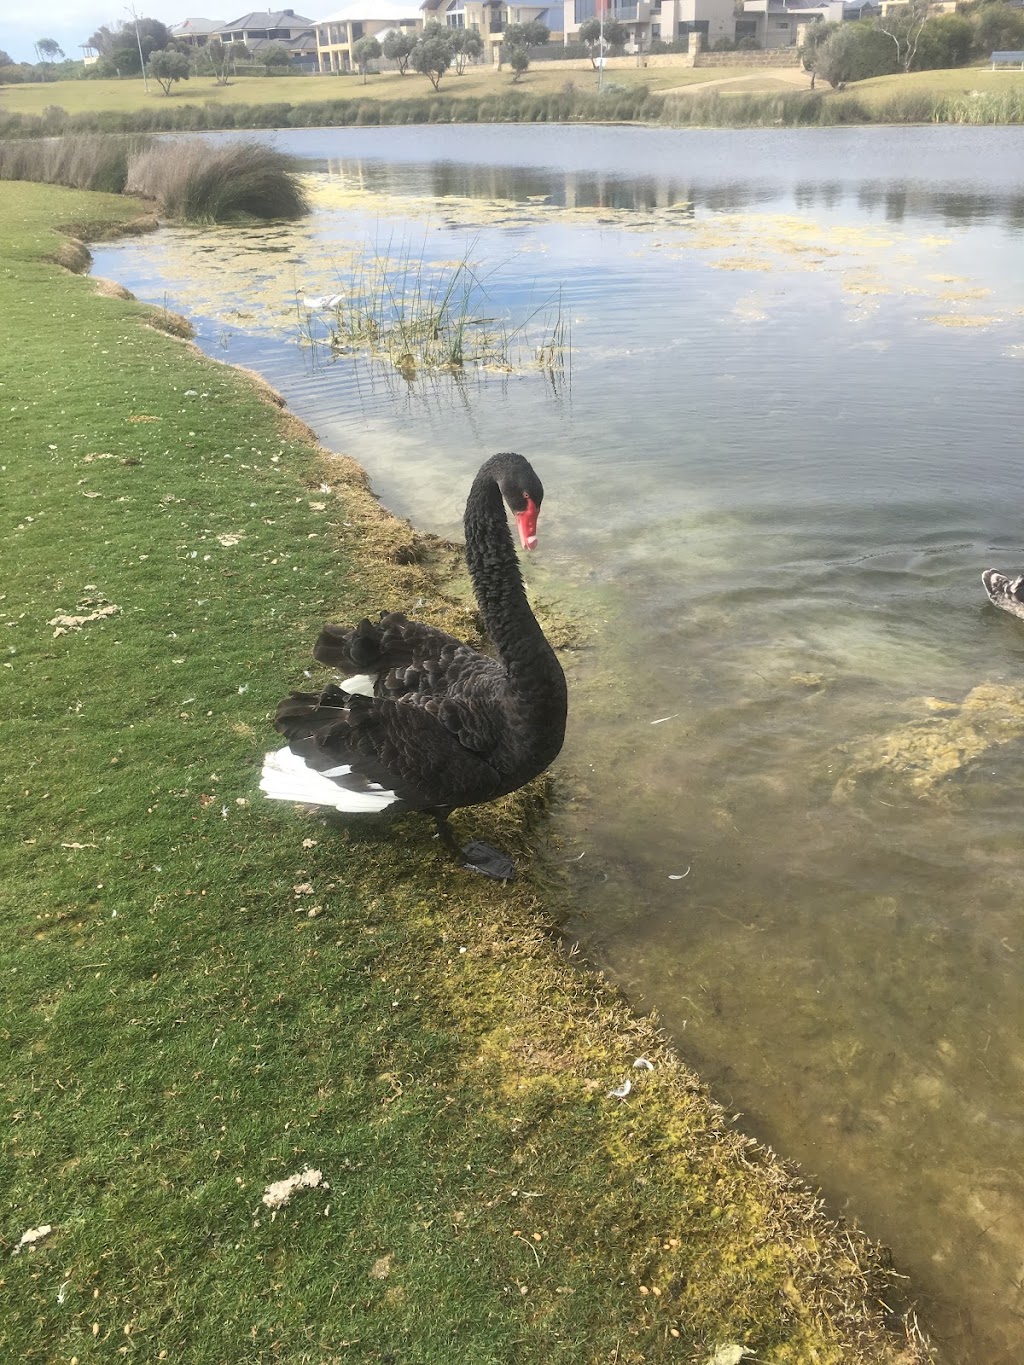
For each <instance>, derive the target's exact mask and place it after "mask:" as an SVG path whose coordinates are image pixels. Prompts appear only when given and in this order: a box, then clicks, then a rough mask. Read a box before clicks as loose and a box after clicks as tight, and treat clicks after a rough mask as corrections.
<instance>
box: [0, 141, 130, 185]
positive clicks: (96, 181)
mask: <svg viewBox="0 0 1024 1365" xmlns="http://www.w3.org/2000/svg"><path fill="white" fill-rule="evenodd" d="M148 143H149V139H148V138H139V137H106V136H104V135H103V134H102V133H75V134H71V135H70V136H68V137H59V138H52V139H49V140H47V141H46V142H2V143H0V180H33V181H36V182H42V183H44V184H47V185H67V186H68V187H69V188H70V189H76V190H100V191H103V192H105V193H107V194H121V193H122V192H123V190H124V187H125V181H126V180H127V178H128V166H129V163H130V162H131V161H132V159H133V158H134V157H136V156H138V155H139V153H140V152H141V151H142V150H143V149H144V148H145V147H146V146H148Z"/></svg>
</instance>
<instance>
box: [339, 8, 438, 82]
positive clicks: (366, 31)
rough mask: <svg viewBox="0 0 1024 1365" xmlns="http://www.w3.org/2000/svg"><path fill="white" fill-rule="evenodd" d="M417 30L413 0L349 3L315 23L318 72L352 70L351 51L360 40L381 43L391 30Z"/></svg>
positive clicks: (417, 19)
mask: <svg viewBox="0 0 1024 1365" xmlns="http://www.w3.org/2000/svg"><path fill="white" fill-rule="evenodd" d="M421 27H422V25H421V21H420V16H419V13H418V9H417V0H349V4H347V5H346V6H345V7H344V9H340V10H338V11H337V12H336V13H335V14H329V15H328V16H327V18H326V19H320V20H318V21H317V23H316V27H315V37H316V51H317V60H318V62H319V66H320V70H321V71H322V72H324V73H325V74H327V73H330V72H342V71H354V70H355V69H356V63H355V60H354V58H353V56H352V48H353V46H354V44H356V43H357V42H358V41H359V39H360V38H377V39H378V40H382V39H383V38H384V37H385V35H386V34H387V33H388V32H389V31H390V30H391V29H393V28H397V29H403V30H406V31H409V32H416V31H417V30H418V29H419V28H421Z"/></svg>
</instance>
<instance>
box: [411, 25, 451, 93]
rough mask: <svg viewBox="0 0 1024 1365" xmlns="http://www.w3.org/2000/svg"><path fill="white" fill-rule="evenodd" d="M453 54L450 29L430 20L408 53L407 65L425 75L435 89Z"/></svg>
mask: <svg viewBox="0 0 1024 1365" xmlns="http://www.w3.org/2000/svg"><path fill="white" fill-rule="evenodd" d="M454 56H455V52H454V49H453V46H452V40H451V30H450V29H447V28H445V26H444V25H443V24H439V23H437V22H436V21H432V22H431V23H429V24H425V25H424V27H423V32H422V33H421V34H420V36H419V39H418V40H417V42H416V46H415V47H414V48H413V50H412V52H411V53H410V55H409V65H410V66H411V67H412V69H413V70H414V71H418V72H419V73H420V75H421V76H426V77H427V78H428V79H429V81H430V84H431V85H432V86H433V87H434V89H435V90H436V89H437V87H438V86H439V85H440V84H441V77H442V76H443V75H444V73H445V72H446V71H447V70H448V68H449V67H450V66H451V64H452V60H453V58H454Z"/></svg>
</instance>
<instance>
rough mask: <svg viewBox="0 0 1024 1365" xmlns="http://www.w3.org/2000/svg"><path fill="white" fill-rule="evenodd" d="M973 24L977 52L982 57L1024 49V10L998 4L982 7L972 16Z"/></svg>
mask: <svg viewBox="0 0 1024 1365" xmlns="http://www.w3.org/2000/svg"><path fill="white" fill-rule="evenodd" d="M966 8H967V7H966V6H965V9H966ZM971 23H972V24H973V26H974V47H975V51H976V52H977V53H978V54H979V55H980V56H982V57H987V56H988V55H989V53H990V52H1000V51H1003V52H1006V51H1010V52H1017V51H1019V50H1021V49H1024V10H1019V9H1013V8H1011V7H1010V6H1009V5H1003V4H998V3H997V4H991V5H982V6H981V7H980V8H978V9H977V10H976V11H975V12H974V13H973V14H972V15H971Z"/></svg>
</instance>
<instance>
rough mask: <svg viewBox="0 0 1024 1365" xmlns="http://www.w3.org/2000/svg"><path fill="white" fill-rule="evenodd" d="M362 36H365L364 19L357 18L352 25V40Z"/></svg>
mask: <svg viewBox="0 0 1024 1365" xmlns="http://www.w3.org/2000/svg"><path fill="white" fill-rule="evenodd" d="M362 36H363V25H362V21H361V20H359V19H357V20H355V22H354V23H353V25H352V41H353V42H355V40H356V39H357V38H361V37H362Z"/></svg>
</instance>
